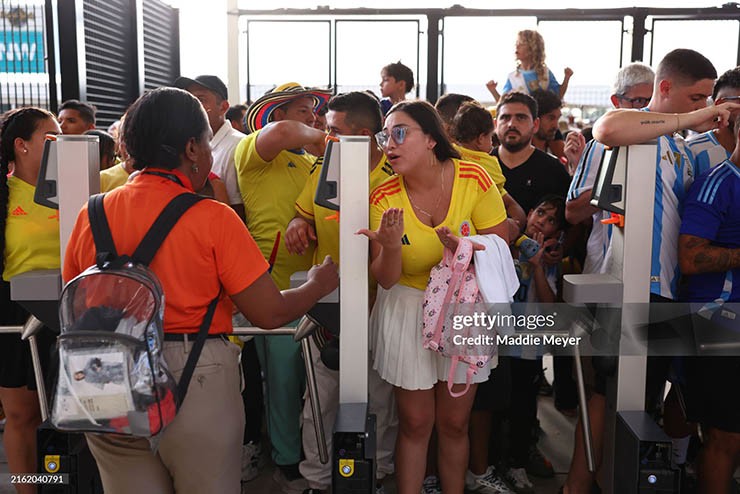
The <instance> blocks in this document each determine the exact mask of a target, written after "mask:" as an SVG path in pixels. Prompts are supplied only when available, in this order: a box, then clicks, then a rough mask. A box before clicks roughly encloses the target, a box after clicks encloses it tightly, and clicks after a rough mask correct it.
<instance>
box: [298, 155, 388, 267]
mask: <svg viewBox="0 0 740 494" xmlns="http://www.w3.org/2000/svg"><path fill="white" fill-rule="evenodd" d="M323 162H324V158H323V157H321V158H319V159H318V160H316V163H315V164H314V166H313V168H312V169H311V176H310V177H309V179H308V182H307V183H306V186H305V187H304V188H303V191H302V192H301V195H300V196H298V199H297V200H296V202H295V209H296V211H298V213H299V214H300V215H301V216H303V217H305V218H308V219H310V220H313V222H314V225H315V228H316V237H317V238H318V243H317V246H316V252H315V254H314V260H313V262H314V263H320V262H323V260H324V258H325V257H326V256H331V258H332V259H333V260H334V262H335V263H338V262H339V222H338V221H336V220H333V219H328V220H327V219H326V218H327V217H328V216H332V215H334V214H335V213H336V211H332V210H331V209H329V208H325V207H323V206H319V205H317V204H315V203H314V202H313V200H314V197H315V196H316V189H317V188H318V186H319V177H320V176H321V166H322V164H323ZM392 175H393V168H392V167H391V165H390V163H388V162H387V161H386V158H385V155H383V156H382V157H381V158H380V161H379V162H378V164H377V165H376V166H375V168H374V169H373V171H371V172H370V190H373V189H374V188H375V187H377V186H378V185H380V184H382V183H383V182H384V181H385V180H386V179H388V177H390V176H392Z"/></svg>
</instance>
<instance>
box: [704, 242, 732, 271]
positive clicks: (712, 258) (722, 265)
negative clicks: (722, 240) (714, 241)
mask: <svg viewBox="0 0 740 494" xmlns="http://www.w3.org/2000/svg"><path fill="white" fill-rule="evenodd" d="M739 262H740V249H724V248H721V247H708V248H704V249H703V250H702V251H701V252H697V253H696V255H695V256H694V266H696V269H697V270H698V271H699V272H700V273H709V272H715V273H716V272H722V271H729V270H730V269H733V268H734V267H737V266H738V263H739Z"/></svg>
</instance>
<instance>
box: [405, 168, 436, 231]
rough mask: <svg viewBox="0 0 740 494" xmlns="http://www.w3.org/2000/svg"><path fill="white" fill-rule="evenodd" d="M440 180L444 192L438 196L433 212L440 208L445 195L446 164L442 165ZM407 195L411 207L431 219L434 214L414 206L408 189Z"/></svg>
mask: <svg viewBox="0 0 740 494" xmlns="http://www.w3.org/2000/svg"><path fill="white" fill-rule="evenodd" d="M439 179H440V182H441V184H442V192H441V193H440V194H439V195H438V196H437V202H436V203H435V204H434V208H433V209H432V211H437V208H438V207H439V203H440V202H441V201H442V196H443V195H444V192H445V175H444V164H442V165H440V167H439ZM406 195H407V196H408V198H409V202H410V203H411V206H412V207H413V208H414V209H416V210H417V211H419V212H420V213H422V214H424V215H426V216H427V217H429V218H430V219H431V217H432V213H430V212H429V211H426V210H424V209H421V208H420V207H419V206H417V205H416V204H414V201H413V200H412V199H411V192H410V191H409V190H408V189H406Z"/></svg>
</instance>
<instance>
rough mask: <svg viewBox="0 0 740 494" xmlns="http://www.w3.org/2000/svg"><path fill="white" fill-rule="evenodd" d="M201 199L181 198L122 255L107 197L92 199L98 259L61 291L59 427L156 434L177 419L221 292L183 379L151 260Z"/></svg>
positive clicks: (55, 410) (55, 408)
mask: <svg viewBox="0 0 740 494" xmlns="http://www.w3.org/2000/svg"><path fill="white" fill-rule="evenodd" d="M201 199H202V197H200V196H196V195H195V194H190V193H185V194H181V195H180V196H177V197H176V198H175V199H173V200H172V201H171V202H170V203H169V204H168V205H167V207H165V209H164V210H163V212H162V213H161V214H160V216H159V217H158V218H157V220H156V221H155V222H154V224H153V225H152V227H151V229H150V230H149V231H148V232H147V234H146V235H145V236H144V239H143V240H142V241H141V244H139V246H138V247H137V249H136V251H135V252H134V253H133V254H132V255H131V256H126V255H121V256H119V255H118V254H117V253H116V252H115V245H113V240H112V237H111V234H110V229H109V227H108V222H107V219H106V218H105V213H104V211H103V195H98V196H93V197H91V198H90V201H89V203H88V215H89V217H90V225H91V227H92V230H93V236H94V238H95V246H96V250H97V253H96V264H95V265H93V266H91V267H89V268H88V269H86V270H85V271H84V272H82V273H81V274H79V275H78V276H77V277H75V278H74V279H72V280H71V281H70V282H69V283H67V284H66V286H65V287H64V290H63V291H62V296H61V299H60V306H59V312H60V323H61V335H60V336H59V338H58V340H57V348H58V353H59V369H58V370H59V372H58V376H57V381H56V386H55V390H54V393H53V397H52V408H51V423H52V425H53V426H54V427H55V428H57V429H59V430H62V431H68V432H98V433H116V434H124V435H129V436H137V437H146V438H153V437H155V436H157V435H159V434H160V433H161V432H162V431H163V430H164V428H165V427H166V426H167V425H168V424H169V423H170V422H172V420H173V419H174V418H175V415H176V413H177V410H178V408H179V405H180V404H181V403H182V402H183V400H184V398H185V391H187V386H188V384H189V381H190V377H192V372H193V370H194V368H195V364H196V362H197V358H198V356H199V355H200V350H201V349H202V345H203V343H204V342H205V336H206V334H207V333H208V328H209V327H210V324H211V319H212V317H213V312H214V311H215V307H216V303H217V301H218V297H216V298H215V299H214V300H213V301H212V302H211V304H210V306H209V307H208V311H207V313H206V316H205V318H204V320H203V325H202V326H201V331H200V333H199V336H198V338H197V339H196V342H195V344H194V345H193V348H192V349H191V354H190V358H189V360H188V362H187V364H186V366H185V370H184V371H183V375H182V377H181V379H180V383H179V384H178V382H177V381H176V380H175V379H174V377H173V376H172V374H170V372H169V370H168V369H167V363H166V362H165V360H164V357H163V354H162V349H163V343H164V328H163V320H164V307H165V302H164V300H165V298H164V297H165V294H164V292H163V291H162V286H161V284H160V282H159V280H158V279H157V276H156V275H155V274H154V272H152V271H151V270H150V269H149V267H148V264H149V263H150V262H151V260H152V259H153V258H154V255H155V254H156V251H157V249H158V248H159V246H160V245H161V243H162V242H163V241H164V239H165V237H166V236H167V234H168V233H169V231H170V230H171V229H172V227H173V226H174V225H175V223H176V222H177V220H178V219H179V218H180V217H181V216H182V214H184V213H185V211H187V209H188V208H190V207H191V206H192V205H194V204H195V203H196V202H198V201H199V200H201ZM204 328H205V329H204ZM201 333H202V336H201ZM201 340H202V342H201V344H200V347H198V342H199V341H201ZM191 360H192V363H191ZM188 367H190V369H189V370H188Z"/></svg>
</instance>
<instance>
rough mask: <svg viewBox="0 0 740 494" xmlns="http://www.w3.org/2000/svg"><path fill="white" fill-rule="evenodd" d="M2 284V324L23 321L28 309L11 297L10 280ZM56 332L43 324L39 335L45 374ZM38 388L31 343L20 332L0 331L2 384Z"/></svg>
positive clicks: (0, 314) (38, 339)
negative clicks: (4, 332) (8, 286)
mask: <svg viewBox="0 0 740 494" xmlns="http://www.w3.org/2000/svg"><path fill="white" fill-rule="evenodd" d="M3 285H4V286H0V292H3V293H0V309H2V310H1V311H0V325H2V326H20V325H23V324H24V323H25V322H26V320H27V318H28V313H27V312H26V311H24V310H23V309H22V308H21V307H20V306H19V305H18V304H16V303H15V302H11V301H10V300H9V293H8V290H7V283H3ZM55 340H56V335H55V334H54V333H53V332H52V331H51V330H49V329H48V328H44V329H43V330H42V331H41V332H40V333H39V334H38V336H37V337H36V343H37V345H38V349H39V358H40V360H41V366H42V369H43V371H44V375H45V376H46V375H48V369H49V360H50V356H51V352H52V350H53V348H54V343H55ZM24 386H27V387H28V389H32V390H35V389H36V379H35V376H34V373H33V363H32V361H31V347H30V346H29V344H28V341H22V340H21V336H20V333H6V334H0V387H3V388H21V387H24Z"/></svg>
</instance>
